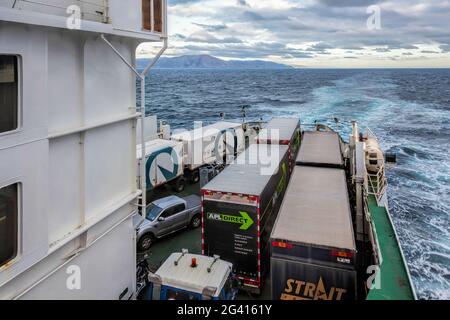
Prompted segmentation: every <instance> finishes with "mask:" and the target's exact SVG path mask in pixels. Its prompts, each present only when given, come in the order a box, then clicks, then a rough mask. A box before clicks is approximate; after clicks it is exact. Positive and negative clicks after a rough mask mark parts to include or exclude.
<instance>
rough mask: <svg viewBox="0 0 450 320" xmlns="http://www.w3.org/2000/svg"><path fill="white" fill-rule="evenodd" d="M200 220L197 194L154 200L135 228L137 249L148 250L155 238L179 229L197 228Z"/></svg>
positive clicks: (199, 204)
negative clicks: (142, 220) (141, 221)
mask: <svg viewBox="0 0 450 320" xmlns="http://www.w3.org/2000/svg"><path fill="white" fill-rule="evenodd" d="M201 221H202V220H201V200H200V197H199V196H197V195H190V196H187V197H183V198H181V197H178V196H169V197H165V198H162V199H158V200H155V201H153V202H152V203H150V204H149V205H148V206H147V210H146V216H145V220H144V222H143V223H142V224H141V225H140V226H139V227H138V229H137V244H138V250H140V251H145V250H148V249H150V247H151V246H152V244H153V242H154V240H155V239H158V238H162V237H164V236H166V235H168V234H170V233H173V232H175V231H178V230H180V229H183V228H186V227H192V228H198V227H199V226H200V225H201Z"/></svg>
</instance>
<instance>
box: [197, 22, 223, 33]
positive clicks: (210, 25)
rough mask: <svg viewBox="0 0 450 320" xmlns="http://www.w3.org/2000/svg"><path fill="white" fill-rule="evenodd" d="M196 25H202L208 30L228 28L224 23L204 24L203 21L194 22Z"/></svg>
mask: <svg viewBox="0 0 450 320" xmlns="http://www.w3.org/2000/svg"><path fill="white" fill-rule="evenodd" d="M193 24H194V25H196V26H198V27H201V28H203V29H205V30H207V31H221V30H225V29H227V25H226V24H224V23H220V24H203V23H196V22H193Z"/></svg>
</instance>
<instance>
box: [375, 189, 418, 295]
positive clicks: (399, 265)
mask: <svg viewBox="0 0 450 320" xmlns="http://www.w3.org/2000/svg"><path fill="white" fill-rule="evenodd" d="M367 200H368V207H369V211H370V214H371V216H372V219H373V223H374V226H375V229H376V235H377V238H378V245H379V249H380V254H381V259H382V262H381V266H380V271H379V272H380V284H381V287H380V289H373V290H370V291H369V294H368V295H367V300H414V299H415V293H414V289H413V288H412V285H411V282H410V279H409V275H408V269H407V267H406V266H405V262H404V259H403V255H402V251H401V248H400V244H399V243H398V240H397V237H396V234H395V229H394V227H393V225H392V221H391V219H390V218H389V213H388V211H387V210H386V208H385V207H380V206H378V204H377V201H376V199H375V196H374V195H369V197H368V199H367Z"/></svg>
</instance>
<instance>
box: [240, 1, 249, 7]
mask: <svg viewBox="0 0 450 320" xmlns="http://www.w3.org/2000/svg"><path fill="white" fill-rule="evenodd" d="M237 3H238V5H240V6H243V7H250V5H249V4H248V3H247V1H245V0H237Z"/></svg>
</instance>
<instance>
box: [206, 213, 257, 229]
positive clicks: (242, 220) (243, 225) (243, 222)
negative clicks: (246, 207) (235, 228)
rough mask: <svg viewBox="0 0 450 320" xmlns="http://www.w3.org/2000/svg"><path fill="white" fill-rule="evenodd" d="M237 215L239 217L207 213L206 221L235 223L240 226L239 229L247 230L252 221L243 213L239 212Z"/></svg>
mask: <svg viewBox="0 0 450 320" xmlns="http://www.w3.org/2000/svg"><path fill="white" fill-rule="evenodd" d="M239 214H240V216H232V215H228V214H222V213H212V212H208V214H207V217H208V220H216V221H222V222H228V223H236V224H239V225H240V227H239V229H241V230H247V229H248V228H250V227H251V226H252V225H253V223H254V221H253V219H252V218H250V216H249V215H248V213H247V212H245V211H239Z"/></svg>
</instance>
